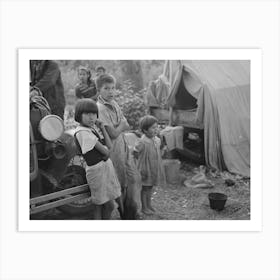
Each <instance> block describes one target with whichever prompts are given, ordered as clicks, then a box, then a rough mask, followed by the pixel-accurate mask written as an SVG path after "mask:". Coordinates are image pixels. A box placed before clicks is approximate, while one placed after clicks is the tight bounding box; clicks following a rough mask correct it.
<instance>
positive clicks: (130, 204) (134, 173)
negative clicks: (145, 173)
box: [96, 74, 141, 220]
mask: <svg viewBox="0 0 280 280" xmlns="http://www.w3.org/2000/svg"><path fill="white" fill-rule="evenodd" d="M115 84H116V81H115V78H114V77H113V76H111V75H107V74H103V75H100V76H98V78H97V79H96V88H97V91H98V94H99V96H98V102H97V105H98V109H99V119H100V120H102V122H103V123H104V126H105V128H106V131H107V132H108V134H109V136H110V138H111V140H112V149H111V153H110V158H111V160H112V162H113V164H114V167H115V170H116V173H117V176H118V179H119V182H120V184H121V189H122V202H123V205H124V213H123V215H122V218H123V219H125V220H134V219H137V218H138V214H139V213H138V209H139V206H140V193H139V192H140V187H141V185H140V184H141V177H140V174H139V172H138V170H137V168H136V166H135V163H134V161H133V157H132V155H131V153H130V151H129V147H128V143H127V139H126V136H125V133H124V132H125V131H127V130H128V129H129V125H128V123H127V120H126V118H125V116H124V115H123V112H122V110H121V108H120V107H119V105H118V104H117V102H116V101H115V100H114V96H115ZM120 203H121V201H118V204H120Z"/></svg>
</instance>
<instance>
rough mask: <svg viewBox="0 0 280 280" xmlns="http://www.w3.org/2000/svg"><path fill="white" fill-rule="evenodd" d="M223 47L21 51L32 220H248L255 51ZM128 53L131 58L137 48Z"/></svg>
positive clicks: (250, 198)
mask: <svg viewBox="0 0 280 280" xmlns="http://www.w3.org/2000/svg"><path fill="white" fill-rule="evenodd" d="M52 51H53V52H56V56H57V57H58V56H59V54H60V53H61V50H52ZM73 51H74V53H79V50H73ZM99 51H100V52H101V53H102V52H103V54H104V53H105V54H107V55H108V54H110V55H111V57H118V56H119V53H121V52H123V53H125V52H128V50H99ZM99 51H98V50H88V52H89V54H91V55H90V56H89V57H91V56H92V55H93V56H94V57H95V56H96V55H97V54H98V53H99ZM166 51H167V50H165V52H166ZM173 51H174V52H173ZM177 51H178V50H177ZM218 51H219V53H221V50H217V51H215V50H209V53H208V56H206V53H207V52H205V51H199V50H194V52H196V54H195V55H192V54H191V53H189V52H190V50H188V51H186V50H181V53H182V54H184V55H186V54H188V57H190V58H194V59H173V58H172V56H171V57H170V56H169V58H170V59H149V60H147V59H146V60H144V59H119V60H116V59H106V60H101V59H98V60H96V59H53V60H48V59H44V60H37V59H36V60H35V59H32V57H34V55H31V56H28V55H29V54H33V53H34V52H37V53H36V55H35V56H36V57H38V55H40V53H41V57H46V55H47V54H48V50H19V59H20V71H19V77H20V82H21V81H24V79H25V78H28V77H29V80H28V81H26V83H27V84H28V86H29V100H28V99H27V98H26V100H25V104H26V105H27V106H28V102H27V101H29V106H28V109H29V112H28V116H29V134H30V135H29V147H30V149H29V151H30V153H29V158H30V170H29V188H28V189H27V188H25V191H26V193H28V194H29V201H28V204H27V203H26V202H27V201H25V200H24V207H25V210H24V211H25V212H24V213H25V214H26V213H27V212H26V210H27V208H26V206H28V210H29V213H28V220H29V221H32V222H33V225H34V224H35V223H36V221H58V220H70V221H73V222H74V221H77V220H78V221H87V222H89V221H93V220H109V221H115V222H117V221H118V222H119V226H121V227H122V225H123V224H124V223H123V221H125V220H126V221H138V224H137V226H138V227H141V226H142V225H143V222H144V221H173V222H174V221H177V222H178V224H180V223H179V221H182V222H183V221H185V222H191V221H200V222H203V221H232V222H235V223H236V222H241V221H247V223H248V224H250V223H251V224H253V223H254V221H253V220H252V219H251V213H252V201H254V200H255V203H256V202H257V203H258V199H256V198H255V197H254V195H253V194H254V193H252V192H251V184H250V182H251V156H250V151H251V140H250V139H251V128H250V125H251V109H250V106H251V105H250V104H251V91H252V88H253V90H254V86H255V85H256V83H257V82H256V80H255V79H254V75H255V74H254V73H256V72H258V69H257V68H256V69H255V70H256V72H254V71H253V74H252V73H251V72H252V71H251V68H252V65H254V63H259V61H260V60H259V58H260V56H259V54H260V53H259V51H258V50H239V52H238V51H234V50H232V51H230V50H223V52H222V53H223V55H222V56H221V55H220V59H218V57H219V56H217V52H218ZM44 52H45V55H44ZM130 52H131V54H130V56H127V54H126V56H124V58H126V57H127V58H130V57H131V56H133V54H136V53H138V56H137V55H136V58H137V57H139V52H141V50H140V51H139V52H137V51H136V50H130ZM143 52H144V50H142V53H143ZM155 52H156V50H145V53H148V54H149V56H150V57H151V56H153V53H155ZM162 53H164V50H162ZM171 53H173V55H174V54H175V53H176V50H168V51H167V53H166V54H171ZM215 53H216V54H215ZM51 55H53V54H52V53H51ZM199 55H200V57H202V59H197V57H199ZM64 57H66V56H64ZM68 57H75V56H68ZM98 57H100V56H98ZM105 57H106V55H105ZM134 57H135V56H134ZM161 57H162V56H161ZM176 57H178V55H176ZM206 57H207V59H205V58H206ZM27 58H29V59H27ZM154 58H156V56H155V57H154ZM167 58H168V56H167ZM210 58H213V59H210ZM27 62H28V64H27ZM26 66H27V67H28V69H24V73H21V71H22V69H23V67H26ZM27 74H28V75H27ZM252 78H253V79H252ZM251 83H253V85H251ZM27 84H26V85H27ZM254 92H255V90H254ZM255 99H256V100H257V94H256V93H255ZM21 145H22V144H21ZM24 151H26V150H25V149H24ZM254 191H255V194H256V193H257V191H258V189H257V187H255V188H254ZM24 197H25V198H24V199H26V194H25V195H24ZM22 200H23V196H22V195H21V196H20V203H21V202H22ZM257 207H258V208H259V207H260V206H257ZM254 216H255V219H256V220H260V216H256V215H254ZM26 218H27V217H26V216H25V218H24V219H26ZM34 222H35V223H34ZM181 224H183V223H181ZM92 225H93V224H92ZM154 227H156V224H154ZM245 228H246V227H245ZM236 229H240V228H239V227H238V226H237V227H236Z"/></svg>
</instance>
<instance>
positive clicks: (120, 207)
mask: <svg viewBox="0 0 280 280" xmlns="http://www.w3.org/2000/svg"><path fill="white" fill-rule="evenodd" d="M115 201H116V203H117V204H118V211H119V213H120V217H121V219H123V218H124V206H123V197H122V195H121V196H120V197H118V198H116V199H115Z"/></svg>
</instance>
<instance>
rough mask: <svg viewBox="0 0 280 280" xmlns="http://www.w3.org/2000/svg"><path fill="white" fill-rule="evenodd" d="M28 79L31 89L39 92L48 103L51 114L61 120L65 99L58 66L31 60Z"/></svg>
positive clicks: (46, 61)
mask: <svg viewBox="0 0 280 280" xmlns="http://www.w3.org/2000/svg"><path fill="white" fill-rule="evenodd" d="M30 79H31V81H30V86H31V89H32V90H35V91H36V90H39V91H40V92H41V93H42V95H43V97H44V98H45V99H46V100H47V101H48V103H49V106H50V109H51V113H52V114H54V115H57V116H59V117H61V118H62V119H63V116H64V108H65V97H64V88H63V84H62V80H61V72H60V70H59V67H58V64H57V63H56V62H54V61H53V60H31V61H30Z"/></svg>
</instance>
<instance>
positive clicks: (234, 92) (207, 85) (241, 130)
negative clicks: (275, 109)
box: [163, 60, 250, 177]
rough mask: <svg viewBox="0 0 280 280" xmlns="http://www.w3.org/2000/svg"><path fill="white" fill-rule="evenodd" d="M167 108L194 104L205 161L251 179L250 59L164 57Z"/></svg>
mask: <svg viewBox="0 0 280 280" xmlns="http://www.w3.org/2000/svg"><path fill="white" fill-rule="evenodd" d="M163 74H164V76H165V77H166V78H167V79H168V82H169V84H170V87H171V88H170V93H169V95H168V97H167V100H166V105H167V106H168V107H173V108H175V109H176V108H178V109H185V110H189V109H192V108H193V109H194V108H196V121H197V123H198V124H200V125H202V126H203V128H204V143H205V160H206V164H207V165H209V166H211V167H214V168H216V169H220V170H228V171H230V172H233V173H237V174H241V175H244V176H248V177H250V61H249V60H219V61H214V60H204V61H202V60H186V61H178V60H174V61H166V64H165V67H164V73H163Z"/></svg>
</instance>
